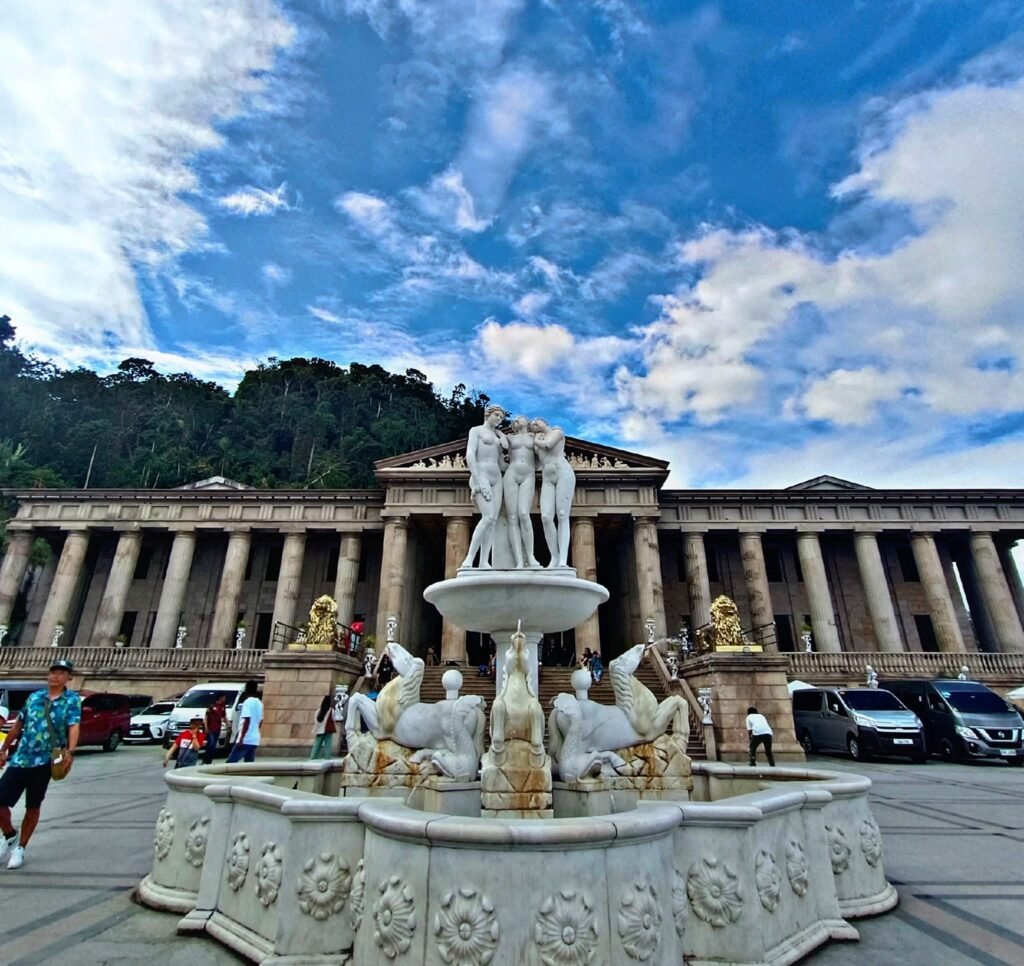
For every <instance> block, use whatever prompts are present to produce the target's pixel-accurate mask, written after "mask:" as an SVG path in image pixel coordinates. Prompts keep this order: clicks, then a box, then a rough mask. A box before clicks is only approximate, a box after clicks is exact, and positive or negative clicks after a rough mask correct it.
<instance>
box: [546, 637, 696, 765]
mask: <svg viewBox="0 0 1024 966" xmlns="http://www.w3.org/2000/svg"><path fill="white" fill-rule="evenodd" d="M646 647H647V645H645V644H637V645H636V646H635V647H631V648H630V649H629V650H628V651H626V652H625V653H624V654H620V655H619V656H618V657H617V658H614V659H613V660H612V661H611V663H610V664H609V665H608V675H609V677H610V678H611V682H612V691H613V692H614V694H615V705H614V706H613V707H609V706H608V705H603V704H598V703H597V702H596V701H591V700H589V699H588V700H585V701H579V702H578V704H579V708H580V713H581V716H582V722H581V723H577V722H574V721H572V720H571V717H570V715H568V714H567V713H566V711H565V710H564V705H563V708H562V709H560V708H559V706H558V705H557V704H556V705H555V707H554V710H552V712H551V714H550V716H549V717H548V734H549V745H550V748H551V755H552V757H554V758H556V759H558V760H561V758H562V754H561V749H562V744H563V743H564V742H565V741H566V739H567V737H569V736H572V737H573V740H574V741H579V742H581V743H582V744H581V745H580V748H581V752H577V754H579V753H582V752H591V751H593V752H602V751H622V750H623V749H625V748H629V747H630V746H632V745H639V744H644V743H646V742H650V741H654V740H655V739H656V738H658V737H659V736H660V735H663V734H665V733H666V732H667V731H668V729H669V727H671V728H672V733H673V736H674V737H675V739H676V741H677V742H678V743H679V745H680V746H681V748H683V749H684V750H685V748H686V744H687V742H688V741H689V739H690V712H689V707H688V706H687V704H686V701H685V700H684V699H683V698H682V697H680V696H679V695H678V694H673V695H670V696H669V697H667V698H665V700H664V701H662V702H661V703H659V702H658V699H657V698H656V697H655V696H654V694H653V693H652V692H651V690H650V689H649V688H647V687H646V686H645V685H644V684H643V683H642V682H640V681H639V680H638V679H637V678H636V677H635V676H634V674H635V672H636V669H637V668H638V667H639V666H640V661H641V660H642V659H643V655H644V651H645V649H646ZM570 697H571V695H570ZM577 727H578V728H579V730H578V732H576V733H575V734H573V729H574V728H577Z"/></svg>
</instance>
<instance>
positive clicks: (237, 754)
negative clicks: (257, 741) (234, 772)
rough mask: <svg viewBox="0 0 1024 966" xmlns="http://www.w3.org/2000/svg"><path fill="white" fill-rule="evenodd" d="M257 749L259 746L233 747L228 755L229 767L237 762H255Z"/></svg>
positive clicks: (241, 745) (240, 745) (239, 745)
mask: <svg viewBox="0 0 1024 966" xmlns="http://www.w3.org/2000/svg"><path fill="white" fill-rule="evenodd" d="M258 747H259V745H243V744H237V745H235V747H234V748H232V749H231V754H230V755H228V761H227V763H228V764H229V765H233V764H235V762H238V761H255V760H256V749H257V748H258Z"/></svg>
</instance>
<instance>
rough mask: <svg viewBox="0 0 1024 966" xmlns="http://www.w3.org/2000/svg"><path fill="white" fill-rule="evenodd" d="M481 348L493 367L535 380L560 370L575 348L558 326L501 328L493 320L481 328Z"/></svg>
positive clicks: (523, 324) (568, 336)
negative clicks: (493, 364)
mask: <svg viewBox="0 0 1024 966" xmlns="http://www.w3.org/2000/svg"><path fill="white" fill-rule="evenodd" d="M479 338H480V345H481V348H482V349H483V352H484V355H485V357H486V358H487V359H489V360H490V361H491V362H492V363H495V364H499V363H500V364H501V365H503V366H507V367H508V368H509V369H510V370H512V371H519V372H522V373H525V374H526V375H528V376H532V377H535V378H536V377H538V376H543V375H545V374H547V373H548V372H550V371H551V370H552V369H553V368H555V367H556V366H559V365H560V364H561V363H563V362H564V361H565V359H566V358H567V357H568V356H569V355H570V354H571V353H572V352H573V350H574V349H575V348H576V340H575V338H574V337H573V335H572V333H571V332H569V330H568V329H566V328H564V327H563V326H561V325H543V326H541V325H528V324H526V323H522V322H511V323H509V324H508V325H501V324H499V323H498V322H496V321H494V320H493V319H490V320H488V321H487V322H485V323H484V324H483V325H482V326H481V327H480V332H479Z"/></svg>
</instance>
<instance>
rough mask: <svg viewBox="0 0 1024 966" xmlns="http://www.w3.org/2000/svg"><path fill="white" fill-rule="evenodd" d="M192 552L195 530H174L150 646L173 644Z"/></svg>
mask: <svg viewBox="0 0 1024 966" xmlns="http://www.w3.org/2000/svg"><path fill="white" fill-rule="evenodd" d="M195 551H196V535H195V531H193V530H179V531H178V532H177V533H175V535H174V542H173V543H172V544H171V555H170V557H168V559H167V573H166V575H165V576H164V585H163V587H161V588H160V603H159V604H158V605H157V608H156V622H155V623H154V624H153V638H152V640H151V641H150V643H149V646H150V647H174V642H175V640H176V639H177V637H178V624H179V622H180V620H181V612H182V610H183V609H184V607H185V592H186V591H187V590H188V576H189V574H190V573H191V572H192V557H193V556H194V555H195ZM186 643H187V641H186Z"/></svg>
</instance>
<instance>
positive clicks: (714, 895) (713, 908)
mask: <svg viewBox="0 0 1024 966" xmlns="http://www.w3.org/2000/svg"><path fill="white" fill-rule="evenodd" d="M686 895H687V896H688V897H689V899H690V905H691V906H692V907H693V911H694V912H695V913H696V914H697V916H698V918H700V919H703V920H704V922H706V923H708V924H709V925H711V926H714V927H715V928H716V929H721V928H722V927H723V926H728V925H729V924H730V923H734V922H736V921H737V920H738V919H739V918H740V916H741V915H742V914H743V893H742V891H741V890H740V885H739V877H738V876H737V875H736V873H734V872H733V871H732V869H730V868H729V866H728V865H727V864H726V863H724V862H719V861H718V859H716V858H714V857H713V856H708V857H705V858H702V859H701V860H700V861H699V862H694V864H693V865H692V866H690V871H689V873H688V874H687V876H686Z"/></svg>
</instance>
